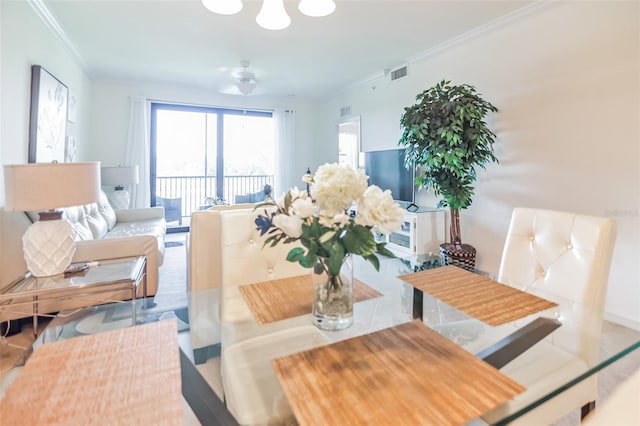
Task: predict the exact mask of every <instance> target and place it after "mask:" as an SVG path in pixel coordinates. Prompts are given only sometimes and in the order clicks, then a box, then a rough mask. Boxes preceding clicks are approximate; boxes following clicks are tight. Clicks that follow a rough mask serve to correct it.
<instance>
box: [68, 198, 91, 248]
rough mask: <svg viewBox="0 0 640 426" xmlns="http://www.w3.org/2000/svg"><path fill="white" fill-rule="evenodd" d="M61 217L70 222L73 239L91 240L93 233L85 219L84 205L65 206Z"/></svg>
mask: <svg viewBox="0 0 640 426" xmlns="http://www.w3.org/2000/svg"><path fill="white" fill-rule="evenodd" d="M62 212H63V218H64V219H65V220H67V221H68V222H69V223H71V227H72V228H73V234H74V235H73V239H74V240H76V241H83V240H93V233H92V232H91V228H90V227H89V222H88V221H87V214H86V213H85V210H84V206H73V207H65V208H64V209H62Z"/></svg>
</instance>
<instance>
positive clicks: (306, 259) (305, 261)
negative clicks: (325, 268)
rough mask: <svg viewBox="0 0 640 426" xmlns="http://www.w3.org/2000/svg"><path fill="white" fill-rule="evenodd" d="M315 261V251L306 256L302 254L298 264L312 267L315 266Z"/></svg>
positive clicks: (316, 258) (316, 260)
mask: <svg viewBox="0 0 640 426" xmlns="http://www.w3.org/2000/svg"><path fill="white" fill-rule="evenodd" d="M317 262H318V256H316V254H315V253H309V254H307V255H306V256H302V257H301V258H300V261H299V263H300V265H302V266H304V267H305V268H313V267H315V265H316V263H317Z"/></svg>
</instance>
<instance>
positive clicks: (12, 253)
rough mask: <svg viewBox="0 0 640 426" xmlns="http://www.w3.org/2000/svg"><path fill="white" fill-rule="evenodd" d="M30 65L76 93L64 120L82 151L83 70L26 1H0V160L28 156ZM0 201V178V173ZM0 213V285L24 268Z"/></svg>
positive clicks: (0, 189) (0, 183) (86, 93)
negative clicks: (73, 110) (74, 113)
mask: <svg viewBox="0 0 640 426" xmlns="http://www.w3.org/2000/svg"><path fill="white" fill-rule="evenodd" d="M31 65H41V66H43V67H44V68H45V69H46V70H47V71H49V72H50V73H51V74H53V75H54V76H55V77H56V78H58V79H59V80H60V81H62V82H63V83H64V84H65V85H66V86H67V87H68V88H69V93H71V94H73V95H74V96H75V97H76V99H77V101H78V119H77V122H76V123H75V124H70V123H68V126H69V127H68V130H67V133H68V134H69V135H74V136H76V138H77V141H78V144H79V149H80V151H81V152H82V150H84V148H85V145H86V144H87V143H88V139H89V138H88V132H89V118H88V117H89V109H88V104H89V103H90V86H91V80H90V79H89V77H88V75H87V74H86V73H85V72H84V71H83V69H82V67H81V66H80V65H79V64H78V63H77V62H76V60H75V59H74V57H73V56H71V55H70V54H69V52H68V51H67V49H66V48H65V46H64V45H63V44H62V43H61V42H59V41H58V39H57V38H56V37H55V36H54V35H53V33H52V32H51V31H49V29H48V28H47V27H46V26H45V24H44V23H43V21H42V20H41V19H40V18H39V17H38V15H37V14H36V13H35V11H34V10H33V9H32V8H31V7H30V6H29V4H28V3H27V2H25V1H0V93H2V96H0V122H1V123H2V125H1V126H0V163H1V164H12V163H26V162H27V159H28V150H29V108H30V104H31ZM78 158H79V159H83V158H82V157H78ZM2 206H4V179H3V173H0V207H2ZM5 215H7V214H6V213H4V212H3V211H2V209H1V208H0V247H2V254H1V255H0V286H1V284H3V283H6V282H8V281H10V280H12V279H14V278H16V277H17V276H18V275H19V274H21V273H24V271H25V267H24V264H23V263H22V262H23V261H22V259H21V256H20V255H19V254H20V253H21V252H19V250H20V249H21V247H20V243H19V236H18V238H17V241H15V244H13V242H14V241H13V240H14V239H15V238H14V237H16V236H15V235H14V234H15V232H12V231H14V229H13V228H15V225H14V223H13V221H12V220H11V218H10V217H6V216H5ZM9 241H12V243H11V244H10V243H8V242H9ZM8 248H9V249H8ZM16 251H18V253H16Z"/></svg>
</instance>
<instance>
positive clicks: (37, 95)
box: [29, 65, 69, 163]
mask: <svg viewBox="0 0 640 426" xmlns="http://www.w3.org/2000/svg"><path fill="white" fill-rule="evenodd" d="M68 96H69V89H68V88H67V86H65V85H64V84H62V82H60V80H58V79H57V78H55V77H54V76H53V75H51V74H49V73H48V72H47V70H45V69H44V68H42V67H41V66H40V65H33V66H32V67H31V116H30V119H29V162H30V163H50V162H52V161H58V162H64V160H65V142H66V133H67V98H68Z"/></svg>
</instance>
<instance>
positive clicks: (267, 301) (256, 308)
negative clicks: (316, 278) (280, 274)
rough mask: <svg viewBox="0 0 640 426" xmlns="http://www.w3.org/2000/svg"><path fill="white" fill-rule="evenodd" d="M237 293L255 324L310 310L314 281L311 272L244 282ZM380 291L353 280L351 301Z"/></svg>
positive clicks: (378, 294) (370, 297) (362, 298)
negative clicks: (240, 295) (247, 307)
mask: <svg viewBox="0 0 640 426" xmlns="http://www.w3.org/2000/svg"><path fill="white" fill-rule="evenodd" d="M240 293H242V297H243V298H244V300H245V302H247V305H249V309H250V310H251V313H252V314H253V317H254V318H255V319H256V322H257V323H258V324H267V323H270V322H275V321H281V320H284V319H287V318H293V317H297V316H300V315H306V314H309V313H311V304H312V302H313V283H312V281H311V273H309V274H305V275H297V276H295V277H288V278H280V279H277V280H270V281H264V282H260V283H255V284H249V285H243V286H241V287H240ZM380 296H382V294H380V293H379V292H377V291H376V290H374V289H372V288H371V287H369V286H368V285H366V284H364V283H363V282H362V281H360V280H357V279H354V280H353V301H354V302H360V301H363V300H367V299H373V298H374V297H380Z"/></svg>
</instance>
